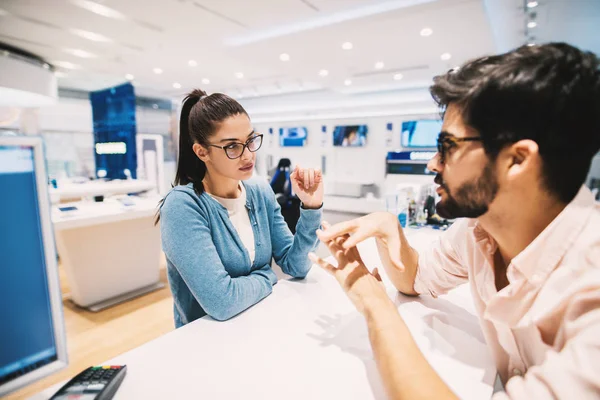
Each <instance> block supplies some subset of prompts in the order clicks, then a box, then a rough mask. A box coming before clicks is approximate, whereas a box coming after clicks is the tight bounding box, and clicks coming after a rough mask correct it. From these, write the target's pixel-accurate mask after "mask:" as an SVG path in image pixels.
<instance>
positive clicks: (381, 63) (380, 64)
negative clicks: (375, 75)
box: [375, 61, 385, 69]
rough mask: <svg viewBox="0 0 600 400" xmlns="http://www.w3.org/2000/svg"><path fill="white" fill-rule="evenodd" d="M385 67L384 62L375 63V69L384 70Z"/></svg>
mask: <svg viewBox="0 0 600 400" xmlns="http://www.w3.org/2000/svg"><path fill="white" fill-rule="evenodd" d="M383 67H385V64H384V63H383V61H377V62H376V63H375V69H383Z"/></svg>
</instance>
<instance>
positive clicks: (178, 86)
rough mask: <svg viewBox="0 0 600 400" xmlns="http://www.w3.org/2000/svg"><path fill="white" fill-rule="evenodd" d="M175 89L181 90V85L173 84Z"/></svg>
mask: <svg viewBox="0 0 600 400" xmlns="http://www.w3.org/2000/svg"><path fill="white" fill-rule="evenodd" d="M173 87H174V88H175V89H181V83H179V82H175V83H174V84H173Z"/></svg>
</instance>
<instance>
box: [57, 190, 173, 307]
mask: <svg viewBox="0 0 600 400" xmlns="http://www.w3.org/2000/svg"><path fill="white" fill-rule="evenodd" d="M125 200H127V201H128V202H133V205H129V206H125V205H123V203H121V202H119V201H117V200H116V199H108V200H106V201H104V202H100V203H94V202H77V203H66V204H60V205H58V206H54V207H53V209H52V222H53V225H54V232H55V237H56V245H57V248H58V253H59V255H60V257H61V262H62V266H63V268H64V270H65V273H66V275H67V279H68V281H69V287H70V290H71V299H72V300H73V301H74V302H75V303H76V304H77V305H79V306H81V307H86V308H88V309H90V310H92V311H98V310H101V309H103V308H106V307H109V306H111V305H114V304H117V303H120V302H123V301H125V300H128V299H131V298H134V297H137V296H140V295H142V294H145V293H148V292H150V291H153V290H156V289H160V288H162V287H164V284H163V283H162V282H160V280H159V268H160V260H161V257H160V252H161V245H160V229H159V227H158V226H154V214H155V213H156V207H157V204H158V201H159V200H160V198H159V197H154V198H148V199H146V198H138V197H127V198H126V199H125ZM69 207H76V208H77V209H76V210H73V211H64V212H63V211H60V209H61V208H62V209H68V208H69Z"/></svg>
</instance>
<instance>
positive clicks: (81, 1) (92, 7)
mask: <svg viewBox="0 0 600 400" xmlns="http://www.w3.org/2000/svg"><path fill="white" fill-rule="evenodd" d="M71 3H73V4H75V5H76V6H77V7H81V8H83V9H84V10H88V11H91V12H93V13H94V14H98V15H101V16H103V17H106V18H114V19H126V17H125V15H124V14H122V13H120V12H118V11H117V10H113V9H112V8H110V7H106V6H105V5H102V4H98V3H94V2H93V1H89V0H71Z"/></svg>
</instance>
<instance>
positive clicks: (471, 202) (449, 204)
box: [434, 162, 498, 219]
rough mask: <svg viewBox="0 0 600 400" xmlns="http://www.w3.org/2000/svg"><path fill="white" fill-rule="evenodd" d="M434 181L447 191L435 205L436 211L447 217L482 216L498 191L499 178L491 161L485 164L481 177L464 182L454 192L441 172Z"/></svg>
mask: <svg viewBox="0 0 600 400" xmlns="http://www.w3.org/2000/svg"><path fill="white" fill-rule="evenodd" d="M434 182H435V183H437V184H438V185H440V186H441V187H442V188H443V189H444V190H445V192H446V198H445V199H443V200H441V201H440V202H438V203H437V204H436V205H435V208H436V212H437V213H438V215H439V216H440V217H442V218H447V219H454V218H463V217H464V218H477V217H480V216H482V215H483V214H485V213H486V212H487V211H488V210H489V206H490V203H491V202H492V201H493V200H494V198H495V197H496V194H497V193H498V180H497V179H496V174H495V173H494V171H493V170H492V163H491V162H490V163H488V164H487V165H486V166H485V168H484V169H483V172H482V174H481V176H480V177H479V178H477V179H475V180H474V181H473V182H467V183H463V184H462V185H461V186H460V187H459V188H458V189H456V190H453V191H452V192H450V189H449V188H448V186H446V184H445V182H444V180H443V178H442V176H441V175H440V174H438V175H436V177H435V180H434Z"/></svg>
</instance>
